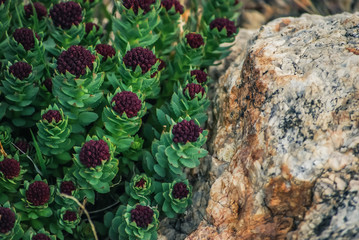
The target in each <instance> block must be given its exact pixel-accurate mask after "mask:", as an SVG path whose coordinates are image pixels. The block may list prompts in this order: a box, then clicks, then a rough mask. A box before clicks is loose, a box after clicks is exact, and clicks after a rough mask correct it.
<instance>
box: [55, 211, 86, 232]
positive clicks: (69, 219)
mask: <svg viewBox="0 0 359 240" xmlns="http://www.w3.org/2000/svg"><path fill="white" fill-rule="evenodd" d="M57 217H58V222H59V224H58V225H57V226H59V227H60V228H61V229H63V230H65V231H66V232H68V233H73V229H74V228H76V227H77V225H78V224H79V223H80V221H81V218H80V216H79V214H78V209H76V208H68V207H62V208H61V209H59V210H57Z"/></svg>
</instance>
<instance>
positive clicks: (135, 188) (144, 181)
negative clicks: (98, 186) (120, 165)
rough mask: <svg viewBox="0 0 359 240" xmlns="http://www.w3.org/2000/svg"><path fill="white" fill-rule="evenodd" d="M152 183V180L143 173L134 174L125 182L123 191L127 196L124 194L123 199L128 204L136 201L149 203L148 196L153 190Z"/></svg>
mask: <svg viewBox="0 0 359 240" xmlns="http://www.w3.org/2000/svg"><path fill="white" fill-rule="evenodd" d="M154 184H155V183H154V180H153V179H152V178H150V177H148V176H147V175H146V174H144V173H143V174H136V175H134V176H133V177H132V179H131V181H130V182H126V185H125V191H126V195H127V196H124V197H123V200H126V202H128V203H129V204H130V205H134V204H136V203H138V202H145V203H147V204H150V202H151V200H150V198H149V197H150V195H151V194H152V193H153V192H154V190H155V185H154ZM127 197H129V198H127ZM123 200H122V201H123Z"/></svg>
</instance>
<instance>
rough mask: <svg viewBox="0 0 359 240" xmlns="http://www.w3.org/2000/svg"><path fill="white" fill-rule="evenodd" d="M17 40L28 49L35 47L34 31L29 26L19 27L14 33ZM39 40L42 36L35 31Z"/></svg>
mask: <svg viewBox="0 0 359 240" xmlns="http://www.w3.org/2000/svg"><path fill="white" fill-rule="evenodd" d="M12 36H13V37H14V39H15V41H16V42H18V43H19V44H21V45H22V46H23V47H24V49H25V50H26V51H29V50H30V49H32V48H34V47H35V37H34V31H32V30H31V29H29V28H18V29H16V30H15V32H14V33H13V35H12ZM35 36H36V38H37V40H39V41H40V36H39V35H38V34H37V33H35Z"/></svg>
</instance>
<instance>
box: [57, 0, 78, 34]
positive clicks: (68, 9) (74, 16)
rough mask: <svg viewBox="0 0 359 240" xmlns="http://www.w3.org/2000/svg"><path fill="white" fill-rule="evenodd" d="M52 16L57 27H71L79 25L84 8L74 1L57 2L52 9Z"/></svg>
mask: <svg viewBox="0 0 359 240" xmlns="http://www.w3.org/2000/svg"><path fill="white" fill-rule="evenodd" d="M50 17H51V18H52V22H53V23H54V25H55V26H56V27H61V28H62V29H70V28H71V26H72V25H75V26H77V25H79V24H80V23H81V21H82V9H81V7H80V5H79V4H78V3H75V2H73V1H69V2H61V3H58V4H55V5H54V7H53V8H52V9H51V10H50Z"/></svg>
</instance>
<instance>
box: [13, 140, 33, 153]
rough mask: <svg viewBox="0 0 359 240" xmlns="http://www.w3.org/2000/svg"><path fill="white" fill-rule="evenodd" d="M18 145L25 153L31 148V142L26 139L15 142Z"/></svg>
mask: <svg viewBox="0 0 359 240" xmlns="http://www.w3.org/2000/svg"><path fill="white" fill-rule="evenodd" d="M15 145H16V147H18V148H20V150H21V151H23V152H24V153H26V152H27V150H28V149H29V148H30V144H29V143H28V142H27V141H26V140H25V139H22V140H17V141H16V142H15Z"/></svg>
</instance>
